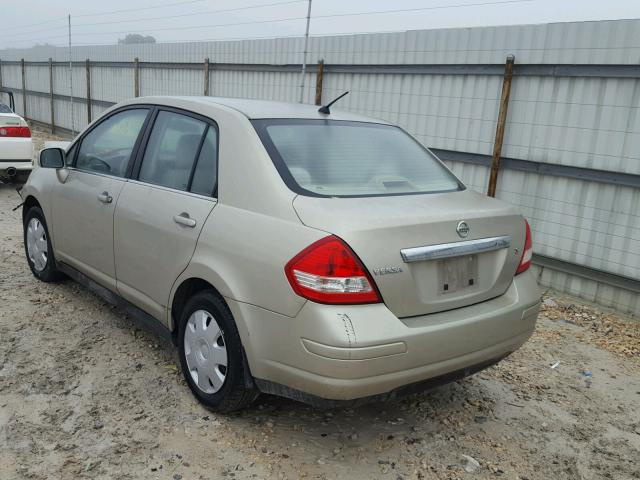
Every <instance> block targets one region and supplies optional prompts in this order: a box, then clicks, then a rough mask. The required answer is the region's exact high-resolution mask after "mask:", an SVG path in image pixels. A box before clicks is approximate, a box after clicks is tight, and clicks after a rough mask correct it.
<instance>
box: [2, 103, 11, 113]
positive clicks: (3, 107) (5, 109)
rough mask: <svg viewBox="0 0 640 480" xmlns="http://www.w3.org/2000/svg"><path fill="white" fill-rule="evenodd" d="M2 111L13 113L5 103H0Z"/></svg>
mask: <svg viewBox="0 0 640 480" xmlns="http://www.w3.org/2000/svg"><path fill="white" fill-rule="evenodd" d="M0 113H13V112H12V111H11V109H10V108H9V107H7V106H6V105H5V104H4V103H0Z"/></svg>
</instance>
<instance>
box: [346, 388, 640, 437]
mask: <svg viewBox="0 0 640 480" xmlns="http://www.w3.org/2000/svg"><path fill="white" fill-rule="evenodd" d="M639 393H640V392H639ZM349 438H350V439H351V440H357V439H358V434H357V433H354V434H352V435H351V436H350V437H349Z"/></svg>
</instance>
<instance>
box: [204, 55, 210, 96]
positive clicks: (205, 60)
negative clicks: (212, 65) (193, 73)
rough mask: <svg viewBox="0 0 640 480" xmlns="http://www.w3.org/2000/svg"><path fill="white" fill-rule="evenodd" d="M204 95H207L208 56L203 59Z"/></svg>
mask: <svg viewBox="0 0 640 480" xmlns="http://www.w3.org/2000/svg"><path fill="white" fill-rule="evenodd" d="M204 96H205V97H208V96H209V58H208V57H207V58H205V59H204Z"/></svg>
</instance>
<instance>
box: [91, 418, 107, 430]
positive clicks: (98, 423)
mask: <svg viewBox="0 0 640 480" xmlns="http://www.w3.org/2000/svg"><path fill="white" fill-rule="evenodd" d="M102 427H104V423H103V422H102V420H96V421H95V422H94V424H93V428H95V429H96V430H100V429H101V428H102Z"/></svg>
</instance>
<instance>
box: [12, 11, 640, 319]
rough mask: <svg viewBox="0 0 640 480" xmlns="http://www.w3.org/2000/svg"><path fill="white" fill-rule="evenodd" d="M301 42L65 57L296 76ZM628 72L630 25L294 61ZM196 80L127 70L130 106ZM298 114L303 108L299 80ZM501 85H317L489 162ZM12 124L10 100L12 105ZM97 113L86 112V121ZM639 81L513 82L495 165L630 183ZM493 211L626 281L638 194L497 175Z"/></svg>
mask: <svg viewBox="0 0 640 480" xmlns="http://www.w3.org/2000/svg"><path fill="white" fill-rule="evenodd" d="M301 52H302V39H300V38H285V39H275V40H248V41H233V42H230V41H226V42H202V43H184V44H156V45H137V46H123V45H118V46H88V47H75V48H74V49H73V51H72V56H73V60H74V61H77V62H84V60H85V59H87V58H89V59H91V60H92V61H95V62H101V61H102V62H106V61H109V62H131V61H132V60H133V58H135V57H137V58H139V60H140V62H203V60H204V58H209V59H210V62H211V63H212V64H231V63H233V64H242V63H244V64H278V65H283V64H299V63H300V62H301V58H302V53H301ZM508 54H514V55H515V57H516V65H519V64H591V65H634V64H636V63H637V59H638V58H640V21H637V20H624V21H606V22H586V23H569V24H549V25H530V26H513V27H491V28H472V29H447V30H432V31H412V32H406V33H391V34H371V35H353V36H337V37H317V38H312V39H311V41H310V53H309V55H308V57H307V58H308V60H309V61H310V62H313V63H315V61H316V60H317V59H320V58H322V59H324V61H325V63H326V64H327V65H341V64H359V65H369V64H377V65H397V64H425V65H445V64H456V65H460V64H503V63H504V61H505V57H506V56H507V55H508ZM50 57H51V58H53V60H54V62H55V61H58V62H62V61H67V60H68V51H67V50H66V49H58V48H35V49H28V50H10V51H0V59H1V60H3V61H16V60H20V59H21V58H24V59H25V60H27V61H28V62H34V61H39V62H45V61H48V59H49V58H50ZM203 78H204V77H203V69H202V68H175V67H173V68H157V66H156V67H154V68H150V67H149V66H145V65H144V63H142V64H141V67H140V94H141V95H178V94H179V95H200V94H202V92H203V89H204V84H203V82H204V80H203ZM209 82H210V84H209V92H210V95H214V96H228V97H246V98H260V99H272V100H283V101H296V100H297V98H298V95H299V91H298V85H299V73H298V72H296V71H293V70H291V71H239V70H237V69H235V70H232V69H226V70H225V69H224V66H221V67H220V68H215V69H212V70H211V71H210V79H209ZM2 83H3V85H4V86H8V87H12V88H14V89H21V88H22V77H21V70H20V65H19V64H14V63H12V64H4V65H3V66H2ZM53 83H54V91H55V93H56V94H60V95H68V94H69V87H68V85H69V71H68V68H65V67H64V66H62V65H58V66H56V67H55V69H54V82H53ZM306 85H307V88H306V90H305V92H304V98H305V101H306V102H312V101H313V97H314V94H315V74H311V73H310V74H308V75H307V79H306ZM501 85H502V77H501V76H497V75H445V74H441V75H435V74H428V75H425V74H414V73H384V72H382V71H380V72H372V73H330V72H327V73H325V77H324V84H323V98H325V99H326V98H332V97H335V96H337V95H339V94H340V93H342V92H344V91H345V90H349V91H350V92H351V93H350V95H348V96H347V97H346V98H345V99H344V100H342V101H341V104H340V107H341V108H343V109H348V110H351V111H354V112H358V113H362V114H365V115H370V116H373V117H378V118H382V119H385V120H389V121H392V122H395V123H398V124H400V125H401V126H403V127H404V128H405V129H407V130H408V131H409V132H410V133H412V134H413V135H415V136H416V137H417V138H418V139H419V140H420V141H421V142H423V143H424V144H425V145H426V146H428V147H432V148H437V149H444V150H452V151H458V152H470V153H476V154H484V155H490V154H491V151H492V148H493V140H494V135H495V128H496V119H497V115H498V103H499V97H500V89H501ZM73 88H74V94H75V95H76V96H78V97H84V96H85V94H86V78H85V67H84V64H76V66H74V68H73ZM26 89H27V90H31V91H36V92H45V93H48V92H49V70H48V66H47V65H27V67H26ZM91 89H92V97H93V98H94V99H96V100H103V101H107V102H118V101H121V100H124V99H127V98H130V97H131V96H133V92H134V78H133V72H132V68H131V66H130V65H111V66H100V65H93V66H92V68H91ZM16 105H17V108H18V111H19V112H20V111H21V110H22V98H21V95H20V94H19V92H18V93H17V94H16ZM104 108H105V106H102V105H95V104H94V105H93V107H92V109H93V110H92V111H93V115H94V118H95V117H97V116H98V115H99V114H100V112H101V111H102V110H104ZM639 108H640V80H639V79H638V78H605V77H589V78H579V77H548V76H547V77H544V76H523V77H519V76H516V77H514V82H513V89H512V93H511V102H510V108H509V115H508V119H507V127H506V135H505V141H504V147H503V151H502V154H503V156H504V157H510V158H516V159H524V160H533V161H537V162H543V163H549V164H560V165H569V166H577V167H588V168H594V169H600V170H606V171H613V172H624V173H630V174H640V115H639V113H638V112H639ZM74 111H75V125H76V129H77V128H79V127H83V126H84V125H86V122H87V114H86V104H84V103H81V102H76V104H75V110H74ZM27 116H28V117H29V118H32V119H35V120H39V121H43V122H49V118H50V110H49V99H48V97H46V96H36V95H29V96H28V102H27ZM55 117H56V118H55V119H56V123H57V124H58V125H60V126H63V127H67V128H70V126H71V125H70V118H71V114H70V108H69V102H68V101H66V100H64V99H57V100H56V101H55ZM448 163H449V166H450V167H451V168H452V170H453V171H454V172H455V173H456V174H457V175H458V176H459V177H460V178H461V179H462V180H463V181H464V182H465V183H466V184H467V185H468V186H469V187H470V188H474V189H476V190H478V191H481V192H485V191H486V188H487V179H488V169H487V167H485V166H482V165H471V164H467V163H458V162H451V161H450V162H448ZM498 197H499V198H502V199H504V200H506V201H508V202H510V203H513V204H515V205H518V206H519V207H520V208H521V209H522V211H523V213H524V214H525V216H527V218H529V220H530V223H531V225H532V228H533V231H534V244H535V251H536V253H539V254H542V255H545V256H548V257H553V258H556V259H560V260H564V261H568V262H572V263H575V264H578V265H583V266H587V267H591V268H594V269H598V270H602V271H605V272H609V273H612V274H616V275H621V276H625V277H629V278H632V279H636V280H640V190H639V189H637V188H633V187H628V186H620V185H614V184H605V183H599V182H592V181H584V180H579V179H575V178H561V177H558V176H547V175H540V174H536V173H532V172H520V171H513V170H503V171H502V173H501V176H500V179H499V183H498ZM540 281H541V283H542V284H544V285H549V286H552V287H555V288H559V289H561V290H565V291H568V292H571V293H573V294H578V295H581V296H583V297H585V298H588V299H590V300H595V301H598V302H600V303H602V304H604V305H607V306H612V307H615V308H618V309H620V310H623V311H627V312H631V313H636V312H638V311H640V295H639V294H638V293H637V292H635V293H634V292H631V291H623V290H621V289H620V288H614V287H611V286H608V285H605V284H603V283H599V282H597V281H594V280H590V279H585V278H578V277H575V276H573V275H568V274H566V273H561V272H556V271H551V270H549V269H548V268H546V269H545V270H544V271H542V272H540Z"/></svg>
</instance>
